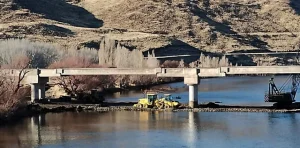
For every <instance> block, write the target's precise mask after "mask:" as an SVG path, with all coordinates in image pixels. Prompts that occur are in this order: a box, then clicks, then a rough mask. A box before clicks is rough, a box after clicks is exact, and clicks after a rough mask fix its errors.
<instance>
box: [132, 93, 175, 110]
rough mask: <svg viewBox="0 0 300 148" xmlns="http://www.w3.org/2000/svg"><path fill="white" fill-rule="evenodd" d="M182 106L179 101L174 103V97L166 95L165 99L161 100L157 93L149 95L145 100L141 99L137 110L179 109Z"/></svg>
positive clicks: (136, 105)
mask: <svg viewBox="0 0 300 148" xmlns="http://www.w3.org/2000/svg"><path fill="white" fill-rule="evenodd" d="M177 98H178V97H177ZM179 106H180V103H179V102H178V101H174V100H173V97H172V95H170V94H165V95H164V97H161V98H159V97H158V94H157V93H147V94H146V96H145V97H144V98H141V99H139V101H138V103H137V104H134V105H133V107H136V108H158V109H164V108H177V107H179Z"/></svg>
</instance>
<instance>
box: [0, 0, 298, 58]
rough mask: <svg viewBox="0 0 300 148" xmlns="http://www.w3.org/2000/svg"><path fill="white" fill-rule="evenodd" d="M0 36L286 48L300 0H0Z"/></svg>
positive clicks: (91, 43)
mask: <svg viewBox="0 0 300 148" xmlns="http://www.w3.org/2000/svg"><path fill="white" fill-rule="evenodd" d="M0 16H1V17H0V39H7V38H28V39H31V40H39V41H45V42H54V43H58V44H61V45H63V46H67V47H70V46H72V47H73V46H75V47H77V48H81V47H83V46H87V47H92V48H99V42H100V41H101V40H102V38H103V37H104V36H106V37H109V38H113V39H115V40H118V41H119V42H121V43H122V44H123V45H124V46H127V47H130V48H137V49H140V50H143V51H147V50H149V49H156V48H165V47H172V48H171V49H172V50H176V48H177V47H181V48H182V49H185V48H193V49H198V50H205V51H208V52H232V51H239V50H257V49H262V50H277V51H283V50H291V49H295V46H296V45H298V43H299V42H300V0H259V1H257V0H0Z"/></svg>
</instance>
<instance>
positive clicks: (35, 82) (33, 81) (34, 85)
mask: <svg viewBox="0 0 300 148" xmlns="http://www.w3.org/2000/svg"><path fill="white" fill-rule="evenodd" d="M27 81H29V83H30V86H31V102H35V101H38V100H41V99H45V96H46V90H45V87H46V84H47V82H49V78H48V77H30V78H28V79H27Z"/></svg>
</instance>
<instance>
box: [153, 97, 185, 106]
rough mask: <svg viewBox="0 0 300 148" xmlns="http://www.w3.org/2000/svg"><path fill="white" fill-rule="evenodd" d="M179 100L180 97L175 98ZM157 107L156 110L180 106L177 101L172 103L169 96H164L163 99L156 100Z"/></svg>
mask: <svg viewBox="0 0 300 148" xmlns="http://www.w3.org/2000/svg"><path fill="white" fill-rule="evenodd" d="M176 98H177V99H180V97H176ZM158 102H159V105H160V106H157V108H177V107H179V106H180V103H179V102H178V101H174V99H173V96H172V95H171V94H164V97H163V98H161V99H159V100H158Z"/></svg>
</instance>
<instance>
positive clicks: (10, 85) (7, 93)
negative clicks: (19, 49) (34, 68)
mask: <svg viewBox="0 0 300 148" xmlns="http://www.w3.org/2000/svg"><path fill="white" fill-rule="evenodd" d="M15 58H16V59H15V61H14V62H12V63H9V64H4V65H1V69H0V70H3V69H7V68H16V69H21V71H20V72H19V73H18V75H16V76H10V75H8V74H7V73H6V72H3V71H2V72H1V74H0V117H1V116H2V115H4V114H7V113H12V112H13V111H14V110H16V109H17V108H18V107H20V106H21V105H23V104H24V101H25V96H27V95H28V94H29V90H30V89H29V88H28V87H27V86H23V85H22V84H21V81H22V80H23V79H24V77H25V76H26V73H27V72H26V70H25V68H28V66H29V64H30V62H31V61H30V60H29V59H28V58H27V57H24V56H21V57H17V56H16V57H15Z"/></svg>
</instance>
